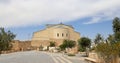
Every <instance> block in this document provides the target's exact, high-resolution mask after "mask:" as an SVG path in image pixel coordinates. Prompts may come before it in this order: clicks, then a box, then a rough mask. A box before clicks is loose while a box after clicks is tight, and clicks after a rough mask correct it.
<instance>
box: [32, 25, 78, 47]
mask: <svg viewBox="0 0 120 63" xmlns="http://www.w3.org/2000/svg"><path fill="white" fill-rule="evenodd" d="M79 38H80V33H79V32H76V31H75V30H74V28H73V27H72V26H71V25H66V24H62V23H60V24H47V25H46V28H45V29H43V30H40V31H36V32H34V33H33V36H32V41H31V46H32V47H40V46H41V45H42V46H49V44H50V41H53V42H55V45H56V46H59V45H60V44H62V43H63V40H65V39H68V40H74V41H77V40H78V39H79Z"/></svg>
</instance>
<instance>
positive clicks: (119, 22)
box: [113, 17, 120, 42]
mask: <svg viewBox="0 0 120 63" xmlns="http://www.w3.org/2000/svg"><path fill="white" fill-rule="evenodd" d="M113 31H114V37H115V41H116V42H118V41H120V19H119V18H118V17H116V18H114V20H113Z"/></svg>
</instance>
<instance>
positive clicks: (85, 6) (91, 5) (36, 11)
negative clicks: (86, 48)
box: [0, 0, 120, 40]
mask: <svg viewBox="0 0 120 63" xmlns="http://www.w3.org/2000/svg"><path fill="white" fill-rule="evenodd" d="M115 17H120V0H0V27H4V28H5V29H6V30H11V31H12V32H13V33H14V34H16V38H15V39H16V40H31V38H32V35H33V32H36V31H38V30H42V29H44V28H45V25H46V24H59V23H60V22H62V23H64V24H67V25H72V26H73V27H74V28H75V30H76V31H77V32H80V34H81V36H86V37H89V38H91V39H94V38H95V36H96V34H97V33H100V34H102V35H103V36H104V37H105V38H106V37H107V36H108V34H112V33H113V31H112V21H113V19H114V18H115Z"/></svg>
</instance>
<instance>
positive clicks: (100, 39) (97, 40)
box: [94, 33, 104, 44]
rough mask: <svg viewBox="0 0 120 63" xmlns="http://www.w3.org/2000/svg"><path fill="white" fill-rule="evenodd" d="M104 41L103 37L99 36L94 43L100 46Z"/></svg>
mask: <svg viewBox="0 0 120 63" xmlns="http://www.w3.org/2000/svg"><path fill="white" fill-rule="evenodd" d="M103 40H104V39H103V37H102V36H101V34H99V33H98V34H97V35H96V37H95V40H94V43H95V44H99V43H100V42H102V41H103Z"/></svg>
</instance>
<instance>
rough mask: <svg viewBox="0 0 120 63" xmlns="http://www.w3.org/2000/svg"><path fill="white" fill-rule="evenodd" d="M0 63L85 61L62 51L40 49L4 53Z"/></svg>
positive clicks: (73, 62) (65, 62)
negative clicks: (50, 51) (53, 51)
mask: <svg viewBox="0 0 120 63" xmlns="http://www.w3.org/2000/svg"><path fill="white" fill-rule="evenodd" d="M0 63H85V62H84V61H83V60H79V59H75V58H74V59H73V58H69V57H67V56H64V55H63V54H61V53H48V52H40V51H26V52H15V53H10V54H2V55H1V56H0Z"/></svg>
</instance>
